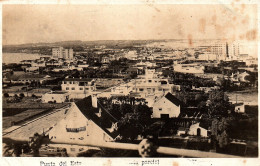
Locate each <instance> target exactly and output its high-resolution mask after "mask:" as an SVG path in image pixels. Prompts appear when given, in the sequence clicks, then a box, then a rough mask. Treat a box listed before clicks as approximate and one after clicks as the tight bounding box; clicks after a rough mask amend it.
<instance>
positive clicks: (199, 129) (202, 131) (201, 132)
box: [188, 122, 210, 137]
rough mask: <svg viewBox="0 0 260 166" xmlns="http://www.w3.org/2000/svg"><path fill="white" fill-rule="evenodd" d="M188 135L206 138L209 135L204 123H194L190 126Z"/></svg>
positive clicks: (207, 127)
mask: <svg viewBox="0 0 260 166" xmlns="http://www.w3.org/2000/svg"><path fill="white" fill-rule="evenodd" d="M188 134H189V135H196V136H201V137H208V136H210V134H209V126H208V125H207V124H206V123H201V122H200V123H195V124H193V125H191V126H190V129H189V132H188Z"/></svg>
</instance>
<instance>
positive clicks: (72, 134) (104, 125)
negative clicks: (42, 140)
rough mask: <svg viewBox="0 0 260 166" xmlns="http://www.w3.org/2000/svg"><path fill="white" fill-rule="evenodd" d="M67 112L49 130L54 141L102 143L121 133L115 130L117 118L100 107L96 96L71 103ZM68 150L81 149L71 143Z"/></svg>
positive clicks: (78, 150) (69, 151)
mask: <svg viewBox="0 0 260 166" xmlns="http://www.w3.org/2000/svg"><path fill="white" fill-rule="evenodd" d="M65 114H67V115H66V116H65V118H64V119H62V120H61V121H59V122H58V123H57V124H56V125H55V126H54V127H53V128H52V129H51V130H50V132H49V138H50V139H51V140H52V141H53V142H66V143H68V144H73V143H78V144H82V143H83V144H94V145H101V144H102V143H103V142H108V141H113V140H114V139H115V138H116V137H117V136H118V135H119V134H118V133H117V131H116V130H115V128H116V121H117V120H116V119H115V118H114V117H112V116H111V115H110V114H109V113H107V112H106V111H105V110H103V109H102V107H99V105H98V103H97V99H96V98H95V97H91V96H88V97H86V98H84V99H82V100H79V101H77V102H75V103H71V107H70V108H69V110H68V111H66V112H65ZM67 152H68V153H79V152H80V149H77V146H73V145H71V146H70V147H69V148H67Z"/></svg>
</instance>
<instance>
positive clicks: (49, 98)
mask: <svg viewBox="0 0 260 166" xmlns="http://www.w3.org/2000/svg"><path fill="white" fill-rule="evenodd" d="M69 99H70V98H69V94H68V93H67V92H62V91H54V92H53V91H51V92H47V93H45V94H44V95H42V102H43V103H49V102H53V103H64V102H66V101H69Z"/></svg>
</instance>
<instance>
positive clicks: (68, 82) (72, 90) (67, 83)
mask: <svg viewBox="0 0 260 166" xmlns="http://www.w3.org/2000/svg"><path fill="white" fill-rule="evenodd" d="M61 89H62V91H65V92H68V93H69V94H70V98H81V99H82V98H84V97H86V96H88V95H91V94H93V92H94V91H95V90H96V83H95V80H94V79H90V78H65V79H64V80H63V81H62V84H61Z"/></svg>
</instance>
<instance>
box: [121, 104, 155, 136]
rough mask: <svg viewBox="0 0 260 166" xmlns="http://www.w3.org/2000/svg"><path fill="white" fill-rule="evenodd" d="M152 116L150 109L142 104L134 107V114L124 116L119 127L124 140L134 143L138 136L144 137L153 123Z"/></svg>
mask: <svg viewBox="0 0 260 166" xmlns="http://www.w3.org/2000/svg"><path fill="white" fill-rule="evenodd" d="M124 105H128V104H124ZM151 114H152V111H151V110H150V108H149V107H148V106H146V105H142V104H139V105H137V106H133V107H132V112H129V113H126V114H124V116H123V117H122V118H121V119H120V121H119V125H118V126H119V130H118V131H119V133H120V135H121V136H122V137H123V139H124V140H129V139H130V140H131V141H133V140H134V139H135V138H136V137H137V136H138V135H142V134H143V133H144V132H145V130H146V128H147V126H148V125H149V124H150V122H151Z"/></svg>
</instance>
